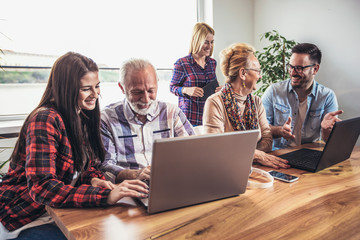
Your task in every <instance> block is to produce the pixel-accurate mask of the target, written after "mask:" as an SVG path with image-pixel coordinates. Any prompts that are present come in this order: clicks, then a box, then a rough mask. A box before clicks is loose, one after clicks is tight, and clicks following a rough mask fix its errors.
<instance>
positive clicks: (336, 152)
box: [279, 117, 360, 172]
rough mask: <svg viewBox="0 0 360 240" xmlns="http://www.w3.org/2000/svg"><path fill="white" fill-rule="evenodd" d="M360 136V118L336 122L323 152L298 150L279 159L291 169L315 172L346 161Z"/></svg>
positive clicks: (305, 149)
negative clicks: (285, 162) (284, 161)
mask: <svg viewBox="0 0 360 240" xmlns="http://www.w3.org/2000/svg"><path fill="white" fill-rule="evenodd" d="M359 134H360V117H357V118H352V119H348V120H343V121H340V122H336V123H335V125H334V127H333V129H332V131H331V133H330V136H329V138H328V141H327V143H326V145H325V147H324V150H323V151H317V150H313V149H307V148H303V149H299V150H296V151H293V152H290V153H286V154H283V155H280V156H279V157H281V158H283V159H286V160H288V161H289V164H290V166H291V167H293V168H298V169H303V170H306V171H310V172H317V171H320V170H322V169H325V168H327V167H330V166H332V165H334V164H337V163H339V162H342V161H344V160H346V159H348V158H349V157H350V155H351V153H352V151H353V149H354V146H355V144H356V141H357V139H358V137H359Z"/></svg>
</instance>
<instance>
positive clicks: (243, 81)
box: [243, 80, 246, 88]
mask: <svg viewBox="0 0 360 240" xmlns="http://www.w3.org/2000/svg"><path fill="white" fill-rule="evenodd" d="M243 88H246V86H245V80H244V81H243Z"/></svg>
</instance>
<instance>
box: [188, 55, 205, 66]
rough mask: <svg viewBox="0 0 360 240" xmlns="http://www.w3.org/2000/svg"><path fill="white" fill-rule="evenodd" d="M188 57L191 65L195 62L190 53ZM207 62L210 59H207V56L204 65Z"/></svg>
mask: <svg viewBox="0 0 360 240" xmlns="http://www.w3.org/2000/svg"><path fill="white" fill-rule="evenodd" d="M188 57H189V59H190V62H191V64H194V63H196V61H195V59H194V58H193V56H192V54H191V53H190V54H189V55H188ZM209 60H210V57H209V56H206V57H205V64H207V63H208V62H209Z"/></svg>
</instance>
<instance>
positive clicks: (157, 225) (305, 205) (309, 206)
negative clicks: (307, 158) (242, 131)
mask: <svg viewBox="0 0 360 240" xmlns="http://www.w3.org/2000/svg"><path fill="white" fill-rule="evenodd" d="M305 146H306V145H305ZM309 146H310V145H307V147H309ZM321 146H322V145H319V144H311V147H313V148H314V149H316V148H319V147H321ZM288 151H289V150H288V149H286V150H278V151H276V152H274V154H276V155H277V154H282V153H285V152H288ZM261 168H263V169H265V170H269V168H266V167H261ZM280 171H282V172H285V173H290V174H293V175H296V176H298V177H299V180H298V181H296V182H293V183H284V182H280V181H278V180H275V182H274V186H273V187H271V188H268V189H249V188H248V189H247V190H246V192H245V193H244V194H241V195H239V196H237V197H232V198H227V199H223V200H218V201H213V202H209V203H204V204H199V205H196V206H191V207H185V208H181V209H177V210H172V211H167V212H163V213H158V214H153V215H149V214H147V213H146V211H145V209H144V208H143V207H141V206H137V205H131V204H130V205H128V204H124V203H122V204H117V205H116V206H111V207H107V208H91V209H53V208H48V211H49V212H50V214H51V215H52V216H53V218H54V219H55V221H56V223H57V224H58V226H59V227H60V228H61V229H62V231H63V232H64V234H65V235H66V236H67V237H68V239H96V240H99V239H336V240H340V239H360V207H359V205H360V148H359V147H356V148H355V150H354V152H353V154H352V155H351V158H350V159H348V160H346V161H344V162H342V163H339V164H337V165H334V166H332V167H329V168H327V169H324V170H322V171H320V172H317V173H309V172H306V171H302V170H297V169H283V170H280Z"/></svg>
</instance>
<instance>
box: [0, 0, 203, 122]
mask: <svg viewBox="0 0 360 240" xmlns="http://www.w3.org/2000/svg"><path fill="white" fill-rule="evenodd" d="M2 9H3V10H4V9H6V11H2V13H1V17H0V18H1V19H0V33H1V34H0V43H1V45H0V49H2V50H4V53H5V55H3V54H1V56H0V57H1V58H0V65H2V66H26V67H27V66H43V67H51V66H52V64H53V62H54V60H55V59H56V58H57V57H58V56H60V55H63V54H64V53H66V52H68V51H74V52H79V53H81V54H83V55H85V56H87V57H90V58H92V59H94V60H95V62H97V63H98V65H99V67H105V68H107V67H112V68H118V67H120V65H121V63H122V62H123V61H124V60H126V59H129V58H131V57H139V58H145V59H148V60H150V61H151V62H152V63H153V64H154V65H155V67H156V68H160V70H161V69H164V68H165V69H167V71H171V69H172V68H173V64H174V62H175V61H176V60H177V59H178V58H179V57H182V56H185V55H186V54H187V53H188V50H189V44H190V37H191V31H192V28H193V25H194V24H195V22H196V19H197V15H196V12H197V11H196V1H194V0H179V1H175V0H170V1H169V0H151V1H149V0H131V1H128V0H126V1H125V0H104V1H98V0H96V1H95V0H76V1H73V0H62V1H48V0H32V1H28V0H12V1H6V2H4V3H2ZM6 53H8V54H6ZM10 53H11V54H10ZM0 71H1V70H0ZM11 71H21V70H14V69H9V68H6V69H5V73H4V74H2V75H0V86H1V89H0V101H1V102H9V104H8V106H4V105H3V104H2V105H1V107H0V115H6V114H16V113H28V112H29V111H31V110H32V109H33V108H34V107H35V106H36V104H37V103H38V102H39V100H40V98H41V94H42V91H43V89H44V88H45V83H43V82H44V81H46V80H47V76H48V75H46V74H45V75H46V76H45V75H44V70H43V71H42V72H41V73H36V74H32V73H31V71H33V69H30V70H29V69H27V70H26V71H27V72H28V73H26V74H27V75H26V74H25V73H24V74H22V78H21V79H20V80H16V81H12V79H11ZM22 71H24V70H22ZM29 72H30V73H29ZM46 72H49V70H45V73H46ZM159 74H160V75H163V76H166V79H163V80H164V81H165V82H163V83H162V84H163V85H164V86H162V87H160V86H159V88H160V89H161V92H160V91H159V93H158V96H159V98H160V99H162V100H166V99H167V98H168V97H169V96H171V95H170V93H167V92H169V89H168V82H169V81H170V79H169V78H171V74H168V73H166V74H161V73H160V71H159ZM106 75H108V76H109V75H110V74H106V73H104V74H102V75H101V76H102V78H103V79H102V80H103V81H107V82H111V81H114V80H113V79H114V76H113V75H112V78H111V79H110V80H107V79H106ZM5 78H6V79H5ZM9 78H10V79H9ZM30 78H31V79H30ZM40 78H41V79H40ZM115 78H116V77H115ZM44 79H46V80H44ZM166 81H167V82H166ZM36 82H38V83H36ZM1 83H4V84H1ZM5 83H6V84H5ZM35 83H36V84H35ZM26 85H29V86H26ZM30 85H31V86H30ZM108 85H110V86H111V87H110V89H108V90H106V89H104V91H103V95H104V96H103V100H102V102H103V104H102V105H106V104H107V101H112V100H113V99H114V97H113V96H111V97H106V96H105V94H109V95H111V94H118V91H119V89H118V88H117V85H116V84H108ZM114 85H115V88H116V90H114V91H116V92H113V93H112V92H111V91H110V90H111V89H113V88H114ZM104 86H105V87H106V86H107V84H105V85H104ZM5 92H6V94H5ZM29 98H31V100H29ZM170 101H172V102H173V101H174V99H171V100H170Z"/></svg>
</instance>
